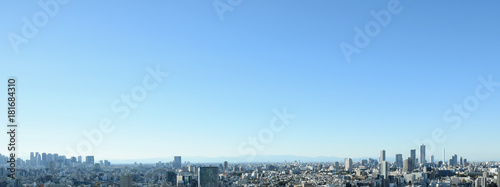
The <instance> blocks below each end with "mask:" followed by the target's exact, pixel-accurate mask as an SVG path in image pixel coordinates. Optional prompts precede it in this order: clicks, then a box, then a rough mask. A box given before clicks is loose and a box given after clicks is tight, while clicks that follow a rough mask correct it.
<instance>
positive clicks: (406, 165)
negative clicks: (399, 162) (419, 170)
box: [403, 157, 414, 173]
mask: <svg viewBox="0 0 500 187" xmlns="http://www.w3.org/2000/svg"><path fill="white" fill-rule="evenodd" d="M412 160H413V159H412V158H411V157H408V158H407V159H405V160H404V161H403V172H408V173H411V172H412V171H413V166H414V164H413V163H412V162H411V161H412Z"/></svg>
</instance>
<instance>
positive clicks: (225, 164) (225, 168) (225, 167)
mask: <svg viewBox="0 0 500 187" xmlns="http://www.w3.org/2000/svg"><path fill="white" fill-rule="evenodd" d="M226 170H227V161H224V171H226Z"/></svg>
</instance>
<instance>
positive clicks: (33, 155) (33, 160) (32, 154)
mask: <svg viewBox="0 0 500 187" xmlns="http://www.w3.org/2000/svg"><path fill="white" fill-rule="evenodd" d="M30 165H31V166H35V153H34V152H31V153H30Z"/></svg>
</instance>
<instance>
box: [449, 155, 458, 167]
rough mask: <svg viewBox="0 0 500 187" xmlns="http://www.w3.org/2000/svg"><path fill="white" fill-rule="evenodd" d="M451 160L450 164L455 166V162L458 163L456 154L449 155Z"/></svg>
mask: <svg viewBox="0 0 500 187" xmlns="http://www.w3.org/2000/svg"><path fill="white" fill-rule="evenodd" d="M451 162H452V163H451V165H452V166H457V164H458V156H457V154H453V156H451Z"/></svg>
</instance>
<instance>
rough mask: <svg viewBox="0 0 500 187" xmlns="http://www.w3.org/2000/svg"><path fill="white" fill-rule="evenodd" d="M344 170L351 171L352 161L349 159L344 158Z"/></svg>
mask: <svg viewBox="0 0 500 187" xmlns="http://www.w3.org/2000/svg"><path fill="white" fill-rule="evenodd" d="M344 167H345V170H346V171H351V170H352V159H351V158H346V159H345V166H344Z"/></svg>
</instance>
